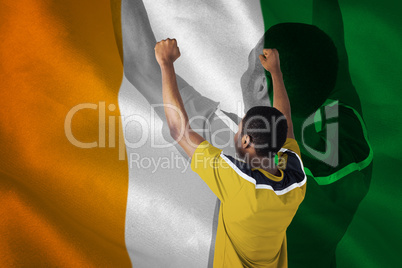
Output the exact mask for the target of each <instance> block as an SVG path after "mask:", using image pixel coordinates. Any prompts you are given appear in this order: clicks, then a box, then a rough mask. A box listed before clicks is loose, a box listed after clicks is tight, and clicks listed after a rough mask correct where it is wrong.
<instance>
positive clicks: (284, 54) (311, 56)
mask: <svg viewBox="0 0 402 268" xmlns="http://www.w3.org/2000/svg"><path fill="white" fill-rule="evenodd" d="M264 48H276V49H277V50H278V52H279V56H280V62H281V70H282V73H283V80H284V82H285V86H286V90H287V92H288V95H289V100H290V104H291V106H292V112H293V113H295V114H297V115H302V116H305V115H308V114H310V113H312V112H314V111H315V110H316V109H318V108H319V107H320V106H321V105H322V104H323V103H324V102H325V100H326V99H327V98H328V96H329V94H330V93H331V91H332V90H333V89H334V86H335V82H336V77H337V72H338V56H337V50H336V47H335V45H334V42H333V41H332V40H331V38H330V37H329V36H328V35H327V34H326V33H325V32H323V31H322V30H320V29H319V28H318V27H316V26H313V25H309V24H303V23H280V24H276V25H274V26H272V27H271V28H269V29H268V31H267V32H266V33H265V35H264ZM266 75H267V76H268V77H270V74H269V73H266Z"/></svg>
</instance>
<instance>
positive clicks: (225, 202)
mask: <svg viewBox="0 0 402 268" xmlns="http://www.w3.org/2000/svg"><path fill="white" fill-rule="evenodd" d="M278 156H279V159H280V165H279V167H280V173H281V176H274V175H272V174H270V173H269V172H267V171H265V170H262V169H254V168H251V167H250V166H249V165H248V164H247V163H245V162H242V161H238V160H236V159H234V158H233V157H231V156H228V155H225V154H223V153H222V150H220V149H218V148H216V147H214V146H212V145H211V144H210V143H209V142H208V141H203V142H202V143H201V144H199V146H198V147H197V149H196V150H195V152H194V155H193V157H192V159H191V169H192V170H193V171H195V172H196V173H198V174H199V175H200V177H201V178H202V179H203V180H204V181H205V182H206V183H207V185H208V186H209V188H210V189H211V190H212V191H213V192H214V193H215V195H216V196H217V197H218V198H219V199H220V200H221V205H220V211H219V222H218V230H217V234H216V242H215V256H214V268H220V267H230V268H236V267H287V250H286V229H287V227H288V226H289V224H290V222H291V221H292V219H293V216H294V215H295V213H296V211H297V208H298V207H299V205H300V203H301V202H302V201H303V199H304V196H305V192H306V180H307V178H306V175H305V173H304V169H303V163H302V161H301V159H300V150H299V146H298V145H297V142H296V141H295V140H294V139H287V140H286V142H285V144H284V146H283V148H282V149H281V150H280V152H279V153H278Z"/></svg>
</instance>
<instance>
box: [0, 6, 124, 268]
mask: <svg viewBox="0 0 402 268" xmlns="http://www.w3.org/2000/svg"><path fill="white" fill-rule="evenodd" d="M111 10H113V12H118V14H117V17H120V14H119V13H120V8H119V4H114V5H113V9H111V4H110V2H108V1H93V0H91V1H56V2H54V1H52V2H49V1H43V0H23V1H9V0H6V1H3V3H2V4H1V8H0V17H1V18H2V23H1V24H0V27H1V31H0V32H1V33H2V37H1V46H0V55H1V59H2V60H1V74H0V75H1V97H0V105H1V107H2V108H1V110H0V142H1V144H2V146H1V148H2V152H1V154H0V176H1V179H0V202H1V206H0V234H1V238H0V263H1V264H2V266H15V265H18V266H63V267H77V266H101V267H103V266H118V267H124V266H131V262H130V259H129V256H128V253H127V250H126V247H125V240H124V239H125V238H124V225H125V213H126V202H127V193H128V165H127V160H119V152H120V156H121V155H122V154H123V155H124V154H125V152H121V148H122V146H119V144H118V143H119V142H121V139H120V140H119V133H121V132H120V129H119V128H121V126H119V124H118V122H119V116H120V111H119V108H118V100H117V98H118V91H119V88H120V84H121V80H122V76H123V67H122V62H121V59H120V56H119V52H118V47H117V44H116V41H115V33H114V29H113V22H112V14H111ZM115 24H116V23H115ZM117 36H118V35H117ZM119 42H120V41H118V42H117V43H119ZM120 43H121V42H120ZM83 103H88V104H91V105H92V106H94V107H96V108H95V109H89V108H87V109H82V110H79V111H77V112H76V113H75V114H74V115H73V117H72V119H71V133H72V134H73V135H74V138H75V139H76V140H78V141H81V142H85V143H91V142H95V143H96V147H94V148H89V149H83V148H79V147H76V146H75V145H73V144H72V143H71V142H70V141H69V139H68V138H67V136H66V133H65V127H64V124H65V122H66V116H67V115H68V113H69V112H70V111H71V109H72V108H73V107H75V106H76V105H80V104H83ZM103 107H104V114H102V113H101V114H100V113H99V112H100V111H101V112H102V109H103ZM109 119H110V121H109ZM99 120H100V121H99ZM103 120H104V121H103ZM113 121H114V122H115V124H114V126H113V124H111V125H110V124H109V122H113ZM99 122H100V123H99ZM103 122H105V123H103ZM99 124H100V127H99ZM109 128H111V130H110V129H109ZM99 130H101V132H102V133H99ZM70 138H71V137H70ZM109 141H112V144H111V143H110V142H109ZM123 144H124V143H123ZM120 145H121V144H120ZM103 146H104V147H103ZM123 148H124V146H123Z"/></svg>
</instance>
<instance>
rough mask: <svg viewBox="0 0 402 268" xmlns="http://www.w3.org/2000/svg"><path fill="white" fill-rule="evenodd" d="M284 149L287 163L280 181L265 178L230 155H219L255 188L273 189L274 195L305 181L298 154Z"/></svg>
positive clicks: (299, 185)
mask: <svg viewBox="0 0 402 268" xmlns="http://www.w3.org/2000/svg"><path fill="white" fill-rule="evenodd" d="M285 150H286V149H284V151H283V152H284V153H287V154H288V160H287V161H288V164H287V166H286V169H285V170H284V172H283V173H284V175H283V179H282V180H281V181H274V180H271V179H269V178H267V177H266V176H265V175H264V174H263V173H261V172H260V171H258V170H252V168H251V167H250V165H249V164H247V163H245V162H243V161H239V160H237V159H235V158H233V157H232V156H229V155H225V154H223V153H221V155H220V156H221V157H222V159H223V160H224V161H225V162H227V163H228V164H229V166H230V167H231V168H233V170H234V171H235V172H236V173H237V174H238V175H239V176H240V177H242V178H243V179H245V180H247V181H249V182H251V183H253V184H254V185H255V188H256V189H268V190H272V191H274V192H275V194H276V195H283V194H286V193H288V192H289V191H291V190H293V189H295V188H298V187H301V186H303V185H304V184H305V183H306V181H307V177H306V174H305V173H304V170H303V164H302V162H301V160H300V158H299V157H298V155H297V154H296V153H294V152H292V151H290V150H286V152H285Z"/></svg>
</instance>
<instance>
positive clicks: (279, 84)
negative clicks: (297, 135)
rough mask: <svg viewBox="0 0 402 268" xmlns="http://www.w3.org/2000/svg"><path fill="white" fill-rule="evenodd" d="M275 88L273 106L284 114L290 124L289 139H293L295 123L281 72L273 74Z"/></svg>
mask: <svg viewBox="0 0 402 268" xmlns="http://www.w3.org/2000/svg"><path fill="white" fill-rule="evenodd" d="M271 76H272V83H273V88H274V101H273V106H274V107H275V108H276V109H278V110H279V111H280V112H281V113H283V114H284V115H285V117H286V120H287V123H288V137H293V123H292V117H291V109H290V102H289V97H288V93H287V92H286V88H285V83H284V82H283V76H282V73H281V72H277V73H271Z"/></svg>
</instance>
